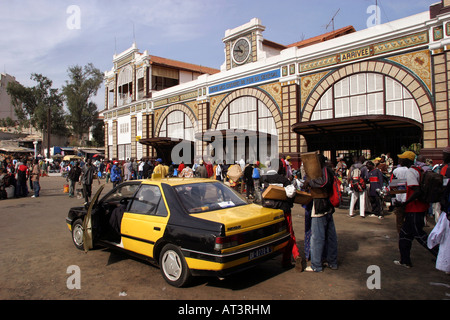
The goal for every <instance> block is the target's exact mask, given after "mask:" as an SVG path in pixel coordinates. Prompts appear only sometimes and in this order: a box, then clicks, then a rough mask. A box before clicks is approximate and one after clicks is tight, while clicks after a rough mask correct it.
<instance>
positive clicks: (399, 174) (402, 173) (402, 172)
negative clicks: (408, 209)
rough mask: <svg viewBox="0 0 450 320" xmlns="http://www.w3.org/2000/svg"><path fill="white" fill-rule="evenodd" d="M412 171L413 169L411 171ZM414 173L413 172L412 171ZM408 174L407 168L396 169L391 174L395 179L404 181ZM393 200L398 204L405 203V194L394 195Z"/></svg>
mask: <svg viewBox="0 0 450 320" xmlns="http://www.w3.org/2000/svg"><path fill="white" fill-rule="evenodd" d="M413 170H414V169H413ZM414 171H415V170H414ZM407 172H408V167H398V168H396V169H394V171H393V172H392V174H393V175H394V177H395V178H396V179H402V180H403V179H404V180H406V173H407ZM395 199H397V201H399V202H405V201H406V193H399V194H396V195H395Z"/></svg>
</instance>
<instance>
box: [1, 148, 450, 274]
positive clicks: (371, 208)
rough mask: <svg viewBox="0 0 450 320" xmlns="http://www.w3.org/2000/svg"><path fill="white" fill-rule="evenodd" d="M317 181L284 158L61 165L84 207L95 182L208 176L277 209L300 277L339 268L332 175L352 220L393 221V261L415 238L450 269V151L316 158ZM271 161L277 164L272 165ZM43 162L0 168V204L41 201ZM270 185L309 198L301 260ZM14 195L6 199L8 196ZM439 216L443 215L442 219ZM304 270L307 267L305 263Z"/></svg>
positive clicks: (286, 259)
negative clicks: (427, 179) (399, 184)
mask: <svg viewBox="0 0 450 320" xmlns="http://www.w3.org/2000/svg"><path fill="white" fill-rule="evenodd" d="M318 159H319V162H320V166H321V170H322V177H320V178H316V179H310V178H309V177H308V175H307V173H306V172H305V168H304V166H303V164H302V162H301V159H300V161H299V162H298V167H297V168H294V166H293V164H292V162H291V158H290V157H289V156H287V157H283V158H280V159H276V160H269V159H267V160H266V161H265V162H264V163H261V162H260V161H244V160H243V159H241V160H240V161H236V162H235V163H232V164H228V163H227V162H226V161H221V162H219V163H216V162H212V161H207V160H206V161H205V160H203V159H197V160H196V161H194V163H193V164H192V165H191V164H185V163H183V162H181V163H179V164H174V163H170V164H166V163H164V162H163V160H162V159H160V158H158V159H156V160H149V159H142V160H140V161H136V160H134V159H128V160H126V161H117V160H113V161H109V160H97V159H94V160H91V159H88V160H86V161H83V160H81V161H80V160H74V161H66V162H61V164H60V165H59V167H60V172H61V173H62V175H63V176H65V177H66V179H67V182H68V183H69V192H68V193H69V197H74V196H75V191H76V185H77V183H78V184H80V185H82V196H83V197H84V200H85V204H87V203H89V200H90V198H91V193H92V183H93V182H94V180H98V183H99V184H100V179H106V183H112V184H113V186H116V185H117V184H119V183H120V182H124V181H129V180H135V179H146V178H155V177H182V178H194V177H199V178H210V179H216V180H219V181H222V182H223V183H225V184H227V185H229V186H230V187H232V188H234V189H236V191H238V192H240V193H241V194H243V195H245V197H246V198H247V200H248V201H249V202H255V203H259V204H261V205H262V206H266V207H273V208H279V209H282V210H283V212H284V215H285V218H286V221H287V225H288V229H289V231H290V233H291V239H290V241H289V244H288V246H287V249H286V253H285V255H284V256H283V259H282V262H283V265H284V266H286V267H290V266H292V262H294V265H295V268H296V269H297V270H299V271H303V270H305V271H314V272H321V271H323V269H324V268H325V267H329V268H331V269H333V270H336V269H337V268H338V265H337V261H338V260H337V254H338V253H337V233H336V228H335V224H334V220H333V213H334V212H335V209H336V208H335V207H334V206H333V205H332V204H331V202H330V200H329V194H330V193H331V189H332V188H333V181H334V178H335V177H336V178H337V179H338V180H339V181H340V182H341V190H342V191H343V193H347V194H348V195H349V197H350V206H349V213H348V215H349V216H350V217H355V216H357V214H356V213H355V212H356V211H357V209H356V208H358V209H359V216H360V217H366V216H375V217H378V218H379V219H382V218H383V217H384V215H385V213H387V212H394V213H395V215H396V223H397V231H398V234H399V242H398V248H399V255H400V258H399V259H398V260H395V261H394V263H395V264H397V265H399V266H403V267H405V268H410V267H411V266H412V262H411V247H412V242H413V240H414V239H417V241H418V242H419V243H420V244H421V245H422V246H424V247H425V248H427V249H428V250H429V251H430V252H431V253H432V254H433V255H434V256H436V257H437V263H436V268H437V269H439V270H442V271H445V272H447V273H449V272H450V263H449V254H450V249H449V247H448V246H449V238H450V236H449V231H448V230H449V227H450V225H449V220H450V214H449V211H450V208H449V207H450V204H449V199H450V184H447V181H448V179H449V178H450V170H448V166H449V164H450V146H449V147H447V148H445V149H444V150H443V159H444V161H443V163H442V164H438V165H433V164H432V161H431V160H428V159H426V158H424V157H423V156H422V155H420V154H418V155H416V154H415V153H414V152H412V151H405V152H404V153H402V154H399V155H398V159H399V161H398V164H397V165H394V161H393V160H392V158H391V157H390V155H389V153H388V154H386V155H384V154H382V155H381V156H380V157H376V158H374V159H372V160H367V159H365V157H363V156H361V157H355V158H353V159H352V163H351V165H349V164H347V163H346V161H345V159H344V158H343V157H340V158H338V159H337V163H336V164H333V163H332V162H331V161H329V160H328V159H327V158H326V157H324V156H323V155H321V154H320V155H318ZM274 161H275V162H274ZM48 168H49V167H48V163H46V162H45V161H42V160H40V161H39V160H36V159H32V160H29V159H26V158H24V159H13V158H6V159H5V160H4V161H2V162H1V164H0V199H2V198H10V197H26V196H28V195H29V190H30V189H31V190H33V195H32V197H39V191H40V183H39V181H40V177H41V176H43V175H45V174H46V173H47V172H48ZM428 171H431V172H436V173H438V174H440V175H442V181H443V182H442V186H441V189H442V190H441V191H442V192H441V193H439V192H438V193H439V194H441V196H440V199H439V200H433V203H427V202H424V200H423V199H422V198H421V197H420V194H421V193H423V190H422V188H421V178H422V176H423V175H424V174H425V172H428ZM394 180H396V181H405V186H406V188H405V190H404V192H400V193H397V194H395V195H391V194H390V192H389V188H390V184H391V182H392V181H394ZM271 184H275V185H282V186H283V187H288V186H293V187H294V188H295V189H297V190H301V191H307V192H310V193H311V195H312V198H313V200H312V201H311V202H310V203H308V204H305V205H303V208H304V210H305V234H304V236H305V240H304V256H305V258H306V261H303V259H302V255H301V254H300V249H299V248H298V246H297V241H296V238H295V234H294V228H293V225H292V217H291V210H292V208H293V207H294V202H293V200H292V199H288V200H287V201H286V200H284V201H267V200H266V199H264V198H263V197H262V194H263V191H264V190H265V189H266V188H267V187H268V186H269V185H271ZM11 192H12V194H11ZM442 213H443V214H442ZM429 216H433V217H434V219H435V222H436V226H435V227H434V228H433V230H432V232H431V233H430V234H429V235H428V234H427V233H426V232H425V231H424V230H423V228H424V226H425V224H426V221H427V217H429ZM307 261H311V262H310V266H308V267H305V265H306V262H307Z"/></svg>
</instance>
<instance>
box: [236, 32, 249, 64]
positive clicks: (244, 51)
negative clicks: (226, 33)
mask: <svg viewBox="0 0 450 320" xmlns="http://www.w3.org/2000/svg"><path fill="white" fill-rule="evenodd" d="M249 55H250V42H249V41H248V40H247V39H246V38H241V39H239V40H238V41H236V42H235V43H234V46H233V59H234V61H235V62H236V63H238V64H241V63H244V62H245V61H246V60H247V58H248V56H249Z"/></svg>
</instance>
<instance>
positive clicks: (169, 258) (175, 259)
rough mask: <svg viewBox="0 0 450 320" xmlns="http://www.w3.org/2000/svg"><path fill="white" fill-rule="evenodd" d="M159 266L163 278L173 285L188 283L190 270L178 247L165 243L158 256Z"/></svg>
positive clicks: (178, 285)
mask: <svg viewBox="0 0 450 320" xmlns="http://www.w3.org/2000/svg"><path fill="white" fill-rule="evenodd" d="M159 267H160V268H161V273H162V275H163V277H164V279H165V280H166V281H167V282H168V283H169V284H171V285H172V286H175V287H178V288H179V287H182V286H185V285H186V284H188V283H189V281H190V279H191V271H190V270H189V267H188V266H187V263H186V260H185V259H184V256H183V254H182V253H181V250H180V248H179V247H177V246H175V245H173V244H167V245H166V246H164V248H163V249H162V251H161V254H160V256H159Z"/></svg>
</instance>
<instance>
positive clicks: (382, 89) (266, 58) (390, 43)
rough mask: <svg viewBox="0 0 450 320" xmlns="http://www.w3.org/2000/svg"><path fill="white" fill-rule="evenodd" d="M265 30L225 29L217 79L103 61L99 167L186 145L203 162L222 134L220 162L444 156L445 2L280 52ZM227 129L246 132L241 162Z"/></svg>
mask: <svg viewBox="0 0 450 320" xmlns="http://www.w3.org/2000/svg"><path fill="white" fill-rule="evenodd" d="M264 31H265V27H264V26H263V25H262V24H261V21H260V20H259V19H257V18H255V19H252V20H251V21H250V22H248V23H246V24H244V25H242V26H239V27H236V28H234V29H228V30H226V31H225V36H224V38H223V39H222V41H223V43H224V58H225V60H224V63H223V64H222V66H221V67H220V71H218V70H213V69H208V68H204V67H200V66H193V65H188V64H184V63H181V62H175V61H171V60H168V59H163V58H157V57H153V56H150V55H149V54H148V53H147V52H146V51H145V52H144V53H143V54H142V53H139V52H138V50H137V48H136V47H135V46H133V47H132V48H130V49H129V50H127V51H125V52H123V53H121V54H120V55H118V56H114V60H113V63H114V68H113V69H112V70H111V71H110V72H108V73H106V77H105V78H106V80H105V87H106V90H107V93H108V94H107V97H106V106H105V110H103V111H102V112H101V114H102V115H103V117H104V121H105V144H106V150H105V151H106V157H107V158H110V159H112V158H117V159H120V160H124V159H125V158H140V157H146V156H148V157H164V158H165V160H166V161H171V159H170V155H171V153H170V151H171V150H172V148H173V147H174V146H176V145H177V143H180V142H181V141H183V143H185V142H186V141H188V142H189V141H190V142H191V143H192V149H193V150H195V152H194V157H193V158H199V157H203V158H205V159H207V158H208V157H211V156H212V157H214V156H215V154H213V152H215V153H216V154H217V151H219V152H220V151H222V150H218V149H221V148H218V145H217V143H216V144H215V145H214V146H213V148H211V146H212V145H213V142H214V141H217V137H220V135H221V134H223V137H224V139H228V140H227V141H231V143H232V144H231V147H229V146H228V145H225V143H224V148H223V151H224V152H223V153H224V156H225V157H226V160H227V162H228V163H229V160H231V161H233V162H234V161H238V160H240V159H241V158H244V159H245V160H247V159H248V160H252V159H253V160H255V159H256V160H260V161H261V162H263V161H265V160H266V159H265V158H266V157H271V158H272V157H278V156H280V157H282V156H288V155H289V156H291V159H298V158H299V157H300V155H301V153H304V152H309V151H316V150H319V151H321V152H323V153H324V154H326V155H327V156H328V157H329V158H330V159H331V160H333V161H334V160H335V159H336V158H337V157H338V156H339V155H342V154H344V155H345V156H351V155H369V156H377V155H378V156H379V155H380V154H382V153H388V152H390V153H391V155H392V156H393V157H394V160H396V159H395V155H397V154H399V153H400V151H401V147H402V146H410V145H411V144H413V143H421V144H422V146H423V149H422V152H423V154H424V155H425V156H427V157H430V158H433V159H435V160H439V158H440V157H441V155H442V150H443V148H444V147H447V146H448V145H450V112H449V110H450V108H449V105H450V96H449V92H450V78H449V75H450V0H446V1H441V2H438V3H436V4H433V5H431V6H430V9H429V10H427V11H425V12H422V13H419V14H416V15H413V16H409V17H405V18H403V19H400V20H397V21H392V22H389V23H386V24H382V25H378V26H375V27H371V28H368V29H365V30H361V31H356V30H355V29H354V28H353V27H351V26H348V27H345V28H341V29H337V30H335V31H333V32H329V33H326V34H324V35H321V36H317V37H314V38H311V39H306V40H303V41H300V42H296V43H293V44H289V45H282V44H278V43H276V42H273V41H269V40H267V39H265V38H264V36H263V33H264ZM233 130H235V131H236V130H242V131H245V135H246V136H245V138H244V141H242V143H243V144H245V148H243V150H242V149H241V150H240V152H239V151H238V152H237V151H236V150H237V149H239V137H230V136H229V134H228V133H229V132H230V131H233ZM210 137H215V140H213V139H210ZM253 139H256V140H253ZM261 140H262V141H263V143H262V144H261ZM252 141H258V143H253V142H252ZM233 143H235V144H234V146H233ZM264 144H266V146H267V147H270V148H268V149H269V151H267V149H266V150H263V152H261V148H262V147H265V145H264ZM274 149H275V150H276V151H277V152H275V153H273V152H272V150H274ZM264 152H265V153H264ZM231 154H234V158H233V157H231V158H229V155H231ZM216 159H219V158H218V157H216ZM294 163H295V161H294Z"/></svg>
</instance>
